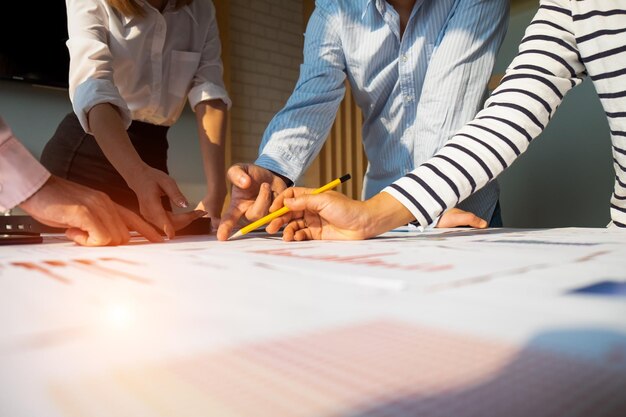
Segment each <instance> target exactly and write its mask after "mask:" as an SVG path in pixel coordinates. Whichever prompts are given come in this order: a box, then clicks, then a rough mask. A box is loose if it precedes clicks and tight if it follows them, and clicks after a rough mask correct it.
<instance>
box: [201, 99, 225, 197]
mask: <svg viewBox="0 0 626 417" xmlns="http://www.w3.org/2000/svg"><path fill="white" fill-rule="evenodd" d="M195 110H196V121H197V125H198V137H199V139H200V151H201V154H202V164H203V166H204V173H205V177H206V182H207V194H210V195H212V196H214V197H216V198H219V199H223V198H224V196H225V194H226V180H225V149H226V147H225V142H226V131H227V128H228V112H227V106H226V104H225V103H224V102H223V101H222V100H210V101H206V102H202V103H199V104H198V105H197V106H196V109H195Z"/></svg>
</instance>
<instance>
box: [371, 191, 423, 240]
mask: <svg viewBox="0 0 626 417" xmlns="http://www.w3.org/2000/svg"><path fill="white" fill-rule="evenodd" d="M364 211H365V213H367V214H366V216H367V218H366V220H365V223H364V224H365V225H366V226H365V231H366V234H367V236H368V237H374V236H378V235H380V234H382V233H385V232H388V231H389V230H392V229H395V228H396V227H400V226H404V225H406V224H408V223H409V222H411V221H413V220H415V218H414V217H413V215H412V214H411V212H410V211H409V210H408V209H407V208H406V207H404V205H402V203H400V202H399V201H398V200H396V199H395V198H393V197H392V196H391V195H390V194H388V193H384V192H381V193H378V194H376V195H375V196H373V197H372V198H370V199H368V200H366V201H365V210H364Z"/></svg>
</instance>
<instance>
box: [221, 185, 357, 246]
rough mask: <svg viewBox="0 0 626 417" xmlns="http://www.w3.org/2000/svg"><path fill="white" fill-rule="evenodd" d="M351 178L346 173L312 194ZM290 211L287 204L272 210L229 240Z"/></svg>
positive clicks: (331, 187) (326, 189)
mask: <svg viewBox="0 0 626 417" xmlns="http://www.w3.org/2000/svg"><path fill="white" fill-rule="evenodd" d="M349 179H350V174H346V175H344V176H343V177H341V178H337V179H334V180H332V181H331V182H329V183H328V184H326V185H324V186H322V187H320V188H318V189H316V190H314V191H313V192H312V193H311V194H319V193H323V192H324V191H328V190H330V189H333V188H335V187H336V186H338V185H339V184H341V183H344V182H346V181H348V180H349ZM288 211H289V207H287V206H283V207H282V208H280V209H278V210H276V211H273V212H271V213H270V214H268V215H267V216H265V217H261V218H260V219H259V220H257V221H255V222H252V223H250V224H249V225H247V226H245V227H242V228H241V229H239V230H238V231H237V233H235V234H234V235H232V236H231V237H229V238H228V240H231V239H235V238H238V237H240V236H243V235H245V234H246V233H249V232H251V231H253V230H254V229H258V228H259V227H261V226H263V225H264V224H267V223H269V222H271V221H272V220H274V219H275V218H277V217H280V216H282V215H283V214H285V213H287V212H288Z"/></svg>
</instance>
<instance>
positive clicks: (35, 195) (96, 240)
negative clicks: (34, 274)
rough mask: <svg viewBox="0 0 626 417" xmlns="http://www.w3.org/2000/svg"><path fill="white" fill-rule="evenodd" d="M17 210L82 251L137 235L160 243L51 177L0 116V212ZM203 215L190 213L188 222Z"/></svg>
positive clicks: (125, 214) (133, 219) (97, 197)
mask: <svg viewBox="0 0 626 417" xmlns="http://www.w3.org/2000/svg"><path fill="white" fill-rule="evenodd" d="M17 206H19V207H20V208H21V209H22V210H24V211H25V212H26V213H28V214H30V215H31V216H33V217H34V218H35V219H37V220H39V221H40V222H42V223H45V224H47V225H49V226H54V227H67V228H68V229H67V231H66V232H65V234H66V236H67V237H68V238H69V239H72V240H73V241H75V242H76V243H78V244H80V245H85V246H104V245H121V244H124V243H127V242H128V240H129V239H130V234H129V229H130V230H136V231H137V232H139V233H141V234H142V235H143V236H145V237H146V238H147V239H148V240H150V241H151V242H162V241H163V238H162V237H161V235H160V234H159V233H157V231H156V230H154V229H153V228H152V227H151V226H150V225H148V223H146V222H144V221H143V220H142V219H141V218H140V217H139V216H137V215H136V214H134V213H133V212H131V211H129V210H127V209H125V208H124V207H121V206H119V205H117V204H115V203H114V202H113V201H111V199H110V198H109V197H107V195H106V194H104V193H101V192H99V191H95V190H92V189H90V188H87V187H84V186H82V185H79V184H75V183H72V182H70V181H66V180H64V179H62V178H58V177H56V176H54V175H51V174H50V172H48V170H46V169H45V168H44V167H43V166H42V165H41V164H40V163H39V161H37V159H36V158H35V157H34V156H33V155H31V154H30V152H28V150H27V149H26V148H25V147H24V146H23V145H22V144H21V143H20V142H19V140H18V139H17V138H16V137H15V136H14V135H13V132H12V131H11V128H10V127H9V126H8V125H7V124H6V122H5V121H4V120H3V119H2V118H1V117H0V211H7V210H10V209H12V208H14V207H17ZM202 214H203V213H202V212H199V213H190V214H189V215H188V216H189V217H190V219H191V220H193V219H195V218H197V217H200V216H201V215H202Z"/></svg>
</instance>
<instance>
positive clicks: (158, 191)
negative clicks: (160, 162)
mask: <svg viewBox="0 0 626 417" xmlns="http://www.w3.org/2000/svg"><path fill="white" fill-rule="evenodd" d="M127 181H128V185H129V187H130V188H131V189H132V190H133V191H134V192H135V194H136V195H137V200H138V201H139V211H140V212H141V215H142V216H143V217H144V218H145V219H146V220H148V221H149V222H150V223H152V224H153V225H154V226H155V227H157V228H159V229H161V230H163V232H164V233H165V234H166V235H167V237H168V238H170V239H172V238H173V237H174V236H175V234H176V233H175V230H177V229H180V228H182V227H185V226H187V225H188V224H189V223H191V221H193V220H195V218H197V217H193V215H192V214H189V213H184V214H183V215H178V214H171V213H168V212H167V211H166V210H165V208H163V204H162V203H161V196H164V195H165V196H167V197H169V199H170V201H171V202H172V203H173V204H175V205H176V206H178V207H182V208H186V207H187V206H188V205H189V203H188V202H187V199H186V198H185V196H184V195H183V193H182V192H181V191H180V189H179V188H178V185H176V182H175V181H174V180H173V179H172V178H171V177H170V176H169V175H167V174H166V173H165V172H163V171H160V170H158V169H155V168H152V167H150V166H148V165H144V166H143V167H142V169H141V170H140V171H139V172H138V173H137V174H136V175H133V176H132V179H131V180H127ZM190 213H194V212H190ZM192 217H193V218H192Z"/></svg>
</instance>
